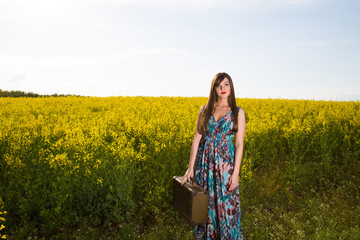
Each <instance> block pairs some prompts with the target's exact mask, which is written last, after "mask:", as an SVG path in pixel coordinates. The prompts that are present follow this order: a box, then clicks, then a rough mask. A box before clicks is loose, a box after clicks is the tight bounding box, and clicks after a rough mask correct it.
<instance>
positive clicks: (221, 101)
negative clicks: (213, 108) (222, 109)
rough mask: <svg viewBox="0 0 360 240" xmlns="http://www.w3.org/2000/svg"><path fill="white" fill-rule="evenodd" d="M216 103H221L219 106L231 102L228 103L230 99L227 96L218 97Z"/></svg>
mask: <svg viewBox="0 0 360 240" xmlns="http://www.w3.org/2000/svg"><path fill="white" fill-rule="evenodd" d="M216 105H219V106H228V105H229V103H228V99H227V98H224V97H222V98H218V100H217V102H216Z"/></svg>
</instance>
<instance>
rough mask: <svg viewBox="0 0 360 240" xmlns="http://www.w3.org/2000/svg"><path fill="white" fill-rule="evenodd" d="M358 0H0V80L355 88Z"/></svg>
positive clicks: (9, 84)
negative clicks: (221, 77) (224, 79)
mask: <svg viewBox="0 0 360 240" xmlns="http://www.w3.org/2000/svg"><path fill="white" fill-rule="evenodd" d="M359 13H360V1H358V0H152V1H149V0H58V1H54V0H31V1H28V0H1V1H0V89H2V90H8V91H10V90H18V91H24V92H34V93H38V94H54V93H58V94H76V95H85V96H100V97H107V96H185V97H192V96H194V97H197V96H205V97H206V96H209V92H210V85H211V80H212V78H213V76H214V75H215V74H216V73H218V72H227V73H228V74H229V75H230V76H231V78H232V80H233V82H234V88H235V96H236V97H237V98H282V99H314V100H360V14H359Z"/></svg>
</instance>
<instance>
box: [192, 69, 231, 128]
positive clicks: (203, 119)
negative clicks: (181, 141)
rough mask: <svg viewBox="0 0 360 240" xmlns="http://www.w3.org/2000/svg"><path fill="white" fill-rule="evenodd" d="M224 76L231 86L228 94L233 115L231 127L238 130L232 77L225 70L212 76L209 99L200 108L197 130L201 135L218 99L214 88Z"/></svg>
mask: <svg viewBox="0 0 360 240" xmlns="http://www.w3.org/2000/svg"><path fill="white" fill-rule="evenodd" d="M225 78H227V79H228V80H229V83H230V88H231V91H230V95H229V96H228V104H229V106H230V108H231V111H232V114H233V116H234V125H233V128H232V131H233V132H237V130H238V111H237V107H236V99H235V91H234V84H233V82H232V79H231V77H230V75H229V74H227V73H225V72H220V73H218V74H216V75H215V76H214V78H213V79H212V82H211V88H210V95H209V100H208V102H207V104H206V106H205V109H203V110H202V112H201V115H200V119H199V120H200V121H199V123H198V132H199V133H200V134H202V135H203V134H205V132H206V127H207V123H208V122H209V119H210V118H211V116H212V113H213V110H214V106H215V103H216V102H217V100H218V96H217V94H216V89H215V88H216V87H217V86H219V84H220V83H221V82H222V81H223V80H224V79H225Z"/></svg>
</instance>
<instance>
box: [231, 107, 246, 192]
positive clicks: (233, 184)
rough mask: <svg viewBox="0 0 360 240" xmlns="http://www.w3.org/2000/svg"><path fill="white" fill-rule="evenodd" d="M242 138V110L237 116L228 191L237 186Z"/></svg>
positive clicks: (243, 123) (242, 148)
mask: <svg viewBox="0 0 360 240" xmlns="http://www.w3.org/2000/svg"><path fill="white" fill-rule="evenodd" d="M244 137H245V112H244V110H243V109H242V108H240V110H239V114H238V131H237V132H236V135H235V164H234V171H233V174H232V175H231V177H230V181H229V191H232V190H233V189H234V188H236V186H237V185H238V184H239V173H240V165H241V159H242V155H243V150H244Z"/></svg>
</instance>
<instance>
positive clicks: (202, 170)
mask: <svg viewBox="0 0 360 240" xmlns="http://www.w3.org/2000/svg"><path fill="white" fill-rule="evenodd" d="M237 110H238V111H239V110H240V107H237ZM233 124H234V116H233V114H232V111H230V112H229V113H228V114H226V115H225V116H224V117H222V118H221V119H219V120H218V121H217V122H215V119H214V116H211V118H210V119H209V122H208V126H207V131H206V133H205V134H204V135H203V137H202V139H201V140H200V143H199V147H198V152H197V155H196V160H195V167H194V168H195V180H196V181H197V183H198V184H199V185H201V186H202V187H203V188H204V189H206V190H207V191H208V192H209V205H208V220H207V222H206V223H205V224H200V225H197V226H195V229H194V236H195V238H196V239H236V240H238V239H243V235H242V229H241V224H240V218H241V212H240V198H239V186H237V187H236V188H235V189H234V190H232V191H228V186H229V185H228V183H229V180H230V177H231V175H232V173H233V170H234V164H235V159H234V155H235V148H234V144H233V137H234V132H232V127H233Z"/></svg>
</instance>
